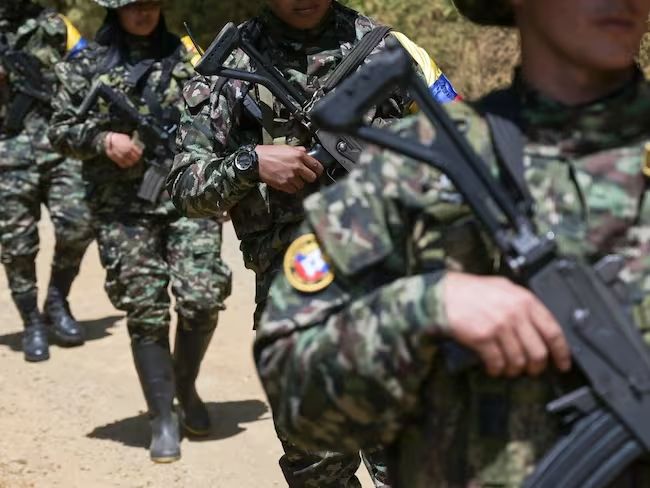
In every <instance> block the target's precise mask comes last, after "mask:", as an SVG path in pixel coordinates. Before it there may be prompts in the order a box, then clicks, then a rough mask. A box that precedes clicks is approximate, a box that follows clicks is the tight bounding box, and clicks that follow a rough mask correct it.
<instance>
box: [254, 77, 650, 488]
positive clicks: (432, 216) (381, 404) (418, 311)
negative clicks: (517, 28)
mask: <svg viewBox="0 0 650 488" xmlns="http://www.w3.org/2000/svg"><path fill="white" fill-rule="evenodd" d="M516 88H517V89H518V93H520V95H521V99H522V104H523V109H522V115H523V117H524V119H525V120H526V122H527V126H528V129H527V131H526V136H527V143H526V147H525V161H524V162H525V178H526V181H527V183H528V186H529V188H530V190H531V192H532V195H533V198H534V200H535V202H536V213H535V222H536V225H537V226H538V229H539V231H540V232H542V234H545V233H546V232H548V231H552V232H553V233H554V234H555V235H556V236H557V242H558V245H559V249H560V251H561V252H562V253H566V254H569V255H572V256H576V257H577V258H578V259H581V260H585V261H586V262H589V263H592V262H595V261H596V260H598V259H599V258H600V257H602V256H603V255H607V254H610V253H616V254H620V255H622V256H623V257H624V258H625V260H626V266H625V269H624V271H623V273H622V275H621V277H622V278H623V279H624V280H625V281H626V282H627V283H628V284H629V285H630V287H631V290H632V291H633V293H632V294H631V296H632V297H634V300H635V306H636V319H637V323H638V325H639V326H640V327H643V329H644V330H648V329H650V254H649V251H650V205H648V204H647V202H646V204H645V205H644V204H643V203H644V202H643V195H644V193H645V190H646V184H647V182H646V181H645V179H644V176H643V173H642V168H643V165H644V164H645V161H646V158H647V157H648V149H647V148H646V144H647V142H648V140H649V139H650V85H649V84H648V83H646V82H645V81H642V80H635V81H634V82H633V83H630V84H629V85H628V86H626V87H625V89H623V90H621V91H620V92H618V93H616V94H614V95H612V96H611V97H608V98H606V99H604V100H602V101H599V102H597V103H593V104H590V105H587V106H582V107H579V108H568V107H566V106H563V105H561V104H559V103H556V102H554V101H551V100H548V99H545V98H544V97H542V96H540V95H539V94H538V93H535V92H532V91H530V90H527V89H525V87H524V86H523V84H522V83H521V82H517V84H516ZM449 110H450V113H451V115H452V117H453V118H454V119H455V120H457V121H458V122H459V124H460V126H461V127H463V128H464V130H465V131H466V134H467V137H468V139H469V141H470V143H471V144H472V146H473V147H474V149H475V150H476V151H477V152H478V153H479V154H480V155H482V156H483V157H484V158H485V160H486V161H487V162H488V163H489V164H490V165H491V167H492V168H493V169H494V170H495V172H496V171H498V170H497V169H496V168H497V164H496V158H495V153H494V150H493V147H492V145H491V142H490V141H491V139H490V135H489V131H488V127H487V124H486V122H485V120H484V119H483V118H482V117H481V116H479V115H478V114H477V112H476V111H475V110H474V109H473V108H472V107H470V106H467V105H465V104H461V103H457V104H453V105H451V106H449ZM400 128H401V130H403V131H404V133H405V134H406V135H410V136H411V137H413V136H415V137H419V138H420V139H421V140H424V141H427V140H428V141H430V140H432V138H433V137H435V136H434V132H433V131H432V129H431V127H430V125H429V124H428V122H426V120H424V119H418V118H413V119H409V120H405V121H402V122H400ZM363 166H364V167H363V168H360V169H359V170H355V171H354V172H353V173H352V174H351V175H350V176H349V177H348V179H347V180H346V181H344V182H342V183H340V184H337V185H335V186H333V187H330V188H328V189H326V190H324V191H323V192H322V193H321V194H319V195H314V196H312V197H310V198H309V199H307V200H306V202H305V207H306V210H307V222H306V225H305V226H304V227H303V229H302V232H301V234H307V233H314V234H315V235H316V238H317V242H318V244H313V243H312V244H311V249H309V246H307V244H299V243H298V244H299V245H298V248H297V249H296V250H295V251H294V252H293V254H292V251H291V249H292V248H293V247H294V245H293V244H292V245H291V247H290V251H289V252H288V253H287V257H286V258H285V259H287V260H288V261H285V270H286V271H285V274H284V275H281V276H279V277H278V278H277V280H276V281H275V282H274V284H273V287H272V289H271V293H270V298H269V304H268V306H267V309H266V313H265V316H264V317H263V320H262V325H261V330H260V331H259V334H258V337H257V341H256V344H255V357H256V361H257V367H258V370H259V374H260V376H261V378H262V381H263V383H264V386H265V389H266V392H267V394H268V396H269V399H270V401H271V405H272V407H273V410H274V418H275V419H276V422H277V423H278V425H279V427H280V428H282V429H283V430H285V431H286V432H289V433H290V434H291V435H292V436H293V437H294V440H295V441H296V442H298V443H300V444H301V445H303V446H305V447H310V448H318V449H324V448H328V447H338V448H341V446H345V448H347V449H348V450H351V451H356V450H357V449H359V448H363V447H367V446H373V445H377V444H384V445H390V444H392V443H396V444H395V445H396V447H397V449H396V452H397V453H398V457H399V459H398V461H399V463H400V466H401V469H400V475H401V476H400V480H399V481H400V483H399V485H400V486H408V487H409V488H425V487H426V488H429V487H434V486H435V487H483V486H484V487H487V486H489V487H508V488H514V487H518V486H521V484H522V481H523V478H524V477H525V476H526V475H527V474H529V473H530V472H531V471H532V469H533V468H534V466H535V463H536V462H537V461H538V460H539V459H540V458H541V456H542V455H543V454H544V453H545V451H546V450H547V449H548V448H549V446H550V445H552V444H553V443H554V441H555V440H556V439H557V436H558V428H559V426H558V421H557V419H556V418H553V417H551V416H550V415H549V414H547V413H546V411H545V405H546V403H547V401H549V400H551V399H553V398H555V394H556V393H557V392H556V391H555V392H554V387H557V386H558V383H559V381H557V380H558V376H557V375H556V374H553V373H547V374H546V375H545V376H543V377H541V378H537V379H533V378H520V379H517V380H506V379H492V378H489V377H488V376H487V375H486V374H484V373H483V372H482V371H479V370H478V369H476V370H472V371H470V372H466V373H463V374H459V375H455V376H450V375H449V374H448V373H447V370H446V368H445V365H444V360H443V358H442V357H441V354H440V353H439V350H438V349H437V347H436V345H437V342H438V341H439V340H440V338H441V337H444V335H445V331H446V328H447V322H446V314H445V310H444V308H443V306H442V303H441V290H442V287H443V285H444V281H443V278H444V276H445V272H446V271H447V270H456V271H464V272H468V273H474V274H493V273H496V272H497V267H498V261H499V256H498V255H496V253H495V250H494V248H493V246H491V245H490V243H489V242H487V240H486V239H485V236H484V235H483V233H482V232H481V231H480V230H479V228H478V224H477V223H476V222H475V221H474V219H473V218H472V215H471V213H470V212H469V209H468V208H467V207H466V206H465V205H464V204H463V199H462V197H460V195H459V194H458V193H457V192H456V191H455V189H454V187H453V186H452V184H451V183H450V181H449V179H448V178H446V177H444V176H442V177H441V175H440V174H439V173H438V172H437V171H436V170H434V169H433V168H431V167H430V166H428V165H425V164H422V163H419V162H416V161H413V160H411V159H408V158H405V157H401V156H398V155H394V154H391V153H383V152H381V151H379V150H374V151H372V152H369V153H368V154H367V155H365V156H364V157H363ZM361 169H363V170H361ZM316 246H320V249H321V250H322V252H323V254H324V255H325V256H327V258H325V259H323V258H321V254H320V252H317V250H318V249H319V247H316ZM298 251H301V252H298ZM310 256H311V262H307V261H308V260H307V259H306V257H310ZM299 265H300V266H302V268H303V272H304V273H305V276H307V277H308V278H311V279H313V280H314V281H317V280H321V282H322V285H321V286H319V287H318V288H321V289H320V291H315V292H312V293H309V292H305V291H302V292H301V291H298V289H301V288H302V289H304V284H301V283H300V282H299V281H298V282H296V281H295V276H294V274H293V273H296V272H297V271H296V270H298V266H299ZM292 268H294V270H293V271H292ZM305 269H306V271H305ZM330 273H331V275H330ZM332 275H333V276H332ZM328 276H329V277H330V279H333V281H332V283H331V284H329V285H328V284H327V280H325V278H327V277H328ZM323 280H325V281H323ZM296 283H297V284H296ZM477 299H480V298H479V297H477ZM648 335H650V334H647V332H646V336H648ZM569 376H571V375H569ZM565 379H570V378H565ZM648 482H650V478H648V480H646V483H648ZM637 486H648V485H647V484H640V485H637Z"/></svg>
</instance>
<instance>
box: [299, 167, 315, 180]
mask: <svg viewBox="0 0 650 488" xmlns="http://www.w3.org/2000/svg"><path fill="white" fill-rule="evenodd" d="M297 173H298V175H299V176H300V178H301V179H302V180H303V181H307V182H309V183H313V182H314V181H316V179H317V178H318V176H317V175H316V173H315V172H313V171H312V170H311V169H309V168H308V167H307V166H299V167H298V171H297Z"/></svg>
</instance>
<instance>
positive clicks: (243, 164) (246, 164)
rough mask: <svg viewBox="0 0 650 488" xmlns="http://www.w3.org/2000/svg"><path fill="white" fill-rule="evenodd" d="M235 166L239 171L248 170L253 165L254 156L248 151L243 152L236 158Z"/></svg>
mask: <svg viewBox="0 0 650 488" xmlns="http://www.w3.org/2000/svg"><path fill="white" fill-rule="evenodd" d="M235 166H236V167H237V169H238V170H239V171H246V170H249V169H250V168H251V166H253V156H252V155H251V153H249V152H248V151H246V152H241V153H239V154H238V155H237V158H235Z"/></svg>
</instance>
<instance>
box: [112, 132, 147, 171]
mask: <svg viewBox="0 0 650 488" xmlns="http://www.w3.org/2000/svg"><path fill="white" fill-rule="evenodd" d="M104 147H105V148H106V156H108V157H109V158H110V159H111V161H113V162H114V163H115V164H117V165H118V166H119V167H120V168H122V169H128V168H131V167H132V166H135V165H136V164H138V161H140V158H142V145H140V144H137V143H136V142H135V141H133V140H132V139H131V136H129V135H128V134H120V133H119V132H109V133H108V134H106V140H105V141H104Z"/></svg>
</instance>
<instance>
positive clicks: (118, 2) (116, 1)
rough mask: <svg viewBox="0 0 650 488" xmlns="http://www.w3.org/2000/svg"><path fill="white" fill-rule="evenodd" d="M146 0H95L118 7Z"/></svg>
mask: <svg viewBox="0 0 650 488" xmlns="http://www.w3.org/2000/svg"><path fill="white" fill-rule="evenodd" d="M3 1H4V0H3ZM146 1H149V0H95V3H97V4H99V5H101V6H102V7H105V8H110V9H118V8H121V7H126V6H127V5H131V4H132V3H136V2H146Z"/></svg>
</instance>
